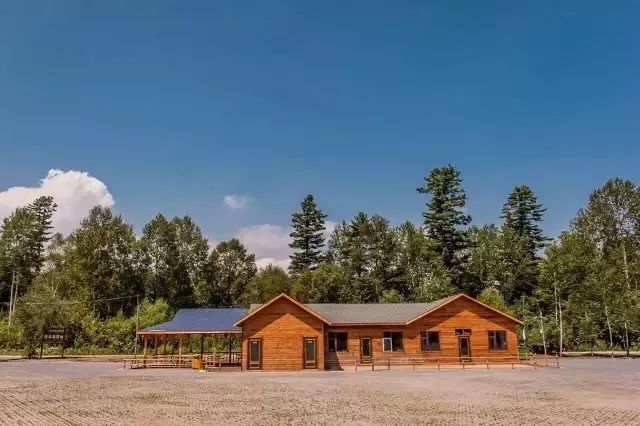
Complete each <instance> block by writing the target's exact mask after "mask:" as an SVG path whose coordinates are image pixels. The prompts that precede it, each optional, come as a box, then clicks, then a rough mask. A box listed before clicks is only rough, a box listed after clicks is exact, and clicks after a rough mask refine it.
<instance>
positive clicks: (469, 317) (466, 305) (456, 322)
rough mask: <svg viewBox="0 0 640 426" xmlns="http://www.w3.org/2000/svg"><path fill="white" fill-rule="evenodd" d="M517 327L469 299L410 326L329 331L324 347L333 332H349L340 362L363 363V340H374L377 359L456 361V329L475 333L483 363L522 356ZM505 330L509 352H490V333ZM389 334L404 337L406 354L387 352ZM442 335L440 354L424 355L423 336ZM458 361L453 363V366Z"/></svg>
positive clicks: (474, 355)
mask: <svg viewBox="0 0 640 426" xmlns="http://www.w3.org/2000/svg"><path fill="white" fill-rule="evenodd" d="M516 326H517V324H516V323H515V322H514V321H512V320H510V319H509V318H507V317H505V316H503V315H500V314H498V313H497V312H495V311H493V310H491V309H487V308H485V307H484V306H482V305H480V304H478V303H475V302H473V301H471V300H469V299H466V298H459V299H456V300H454V301H452V302H451V303H449V304H447V305H445V306H443V307H442V308H440V309H437V310H436V311H434V312H433V313H431V314H429V315H427V316H425V317H423V318H421V319H419V320H417V321H415V322H413V323H411V324H409V325H398V326H344V327H329V326H327V327H325V336H324V340H325V341H324V347H325V348H328V347H329V346H328V334H329V332H347V333H348V336H347V339H348V343H347V347H348V352H349V354H348V355H346V354H338V359H343V360H344V359H345V358H351V359H353V358H354V357H355V358H356V359H357V360H359V359H360V338H361V337H370V338H371V343H372V349H373V357H374V358H405V357H411V358H432V359H436V358H441V359H443V362H444V359H445V358H454V357H458V336H456V334H455V329H457V328H465V329H471V335H470V336H469V338H470V343H471V359H472V360H474V359H475V360H479V361H482V359H481V358H486V357H501V356H505V357H513V356H515V355H517V353H518V337H517V330H516ZM492 330H496V331H497V330H504V331H506V335H507V349H506V350H489V331H492ZM385 331H400V332H402V333H403V350H402V351H397V352H396V351H387V352H385V351H383V346H382V345H383V341H382V338H383V334H384V332H385ZM422 331H438V332H439V333H440V350H439V351H422V350H421V341H420V332H422ZM454 361H455V360H453V359H451V360H450V362H454Z"/></svg>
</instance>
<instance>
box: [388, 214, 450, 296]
mask: <svg viewBox="0 0 640 426" xmlns="http://www.w3.org/2000/svg"><path fill="white" fill-rule="evenodd" d="M395 233H396V235H397V240H398V256H399V259H398V264H399V266H398V267H399V269H400V271H401V272H402V274H403V279H402V280H401V281H402V282H403V283H404V289H403V291H400V292H399V294H400V296H401V297H402V298H403V299H405V300H408V301H414V302H429V301H433V300H437V299H441V298H442V297H446V296H450V295H452V294H453V293H454V292H455V289H454V288H453V287H452V285H451V278H450V275H449V271H448V270H447V268H445V266H444V264H443V263H442V258H441V257H440V255H439V254H438V252H437V250H436V246H437V244H436V242H435V241H433V240H431V239H429V238H428V237H427V236H426V235H425V234H424V233H423V232H422V230H421V229H419V228H417V227H415V226H414V225H413V224H412V223H411V222H405V223H403V224H402V225H400V226H399V227H398V228H397V229H396V230H395Z"/></svg>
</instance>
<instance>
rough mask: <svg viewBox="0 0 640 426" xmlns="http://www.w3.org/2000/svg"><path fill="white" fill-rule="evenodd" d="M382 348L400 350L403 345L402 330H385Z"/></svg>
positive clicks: (392, 350) (384, 349)
mask: <svg viewBox="0 0 640 426" xmlns="http://www.w3.org/2000/svg"><path fill="white" fill-rule="evenodd" d="M382 350H383V351H385V352H400V351H402V350H403V346H402V332H401V331H385V332H384V334H383V337H382Z"/></svg>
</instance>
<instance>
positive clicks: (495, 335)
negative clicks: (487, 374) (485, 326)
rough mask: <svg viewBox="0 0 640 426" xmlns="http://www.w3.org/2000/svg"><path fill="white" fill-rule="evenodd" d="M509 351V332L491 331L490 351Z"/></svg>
mask: <svg viewBox="0 0 640 426" xmlns="http://www.w3.org/2000/svg"><path fill="white" fill-rule="evenodd" d="M504 349H507V332H506V331H504V330H503V331H489V350H492V351H496V350H504Z"/></svg>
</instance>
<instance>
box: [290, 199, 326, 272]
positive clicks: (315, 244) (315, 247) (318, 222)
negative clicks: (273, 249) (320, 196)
mask: <svg viewBox="0 0 640 426" xmlns="http://www.w3.org/2000/svg"><path fill="white" fill-rule="evenodd" d="M326 217H327V215H326V214H324V213H323V212H322V210H320V209H319V208H318V206H317V204H316V202H315V201H314V199H313V195H311V194H309V195H307V196H306V197H305V199H304V200H303V201H302V203H300V212H297V213H294V214H292V215H291V226H292V227H293V232H292V233H291V234H289V236H290V237H291V238H292V239H293V241H292V242H291V244H289V247H291V248H292V249H294V252H293V254H292V255H291V256H290V257H291V264H290V265H289V271H290V272H291V273H292V274H297V273H299V272H300V271H302V270H303V269H305V268H309V269H315V268H316V267H317V266H318V265H319V264H320V262H321V260H322V247H324V236H323V232H324V230H325V229H326V228H325V225H324V220H325V218H326Z"/></svg>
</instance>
